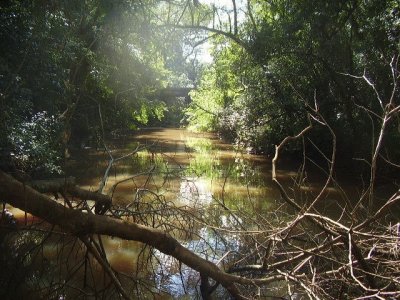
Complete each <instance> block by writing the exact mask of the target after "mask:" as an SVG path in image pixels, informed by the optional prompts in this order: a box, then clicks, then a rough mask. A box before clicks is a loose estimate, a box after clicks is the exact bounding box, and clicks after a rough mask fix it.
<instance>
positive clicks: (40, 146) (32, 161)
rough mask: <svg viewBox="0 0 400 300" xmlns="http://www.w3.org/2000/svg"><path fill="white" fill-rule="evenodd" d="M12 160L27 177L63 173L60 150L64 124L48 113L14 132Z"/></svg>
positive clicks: (33, 118) (38, 114) (40, 115)
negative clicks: (61, 130)
mask: <svg viewBox="0 0 400 300" xmlns="http://www.w3.org/2000/svg"><path fill="white" fill-rule="evenodd" d="M11 131H12V133H11V134H10V136H9V144H10V145H11V149H12V150H11V157H12V159H13V162H14V164H15V165H16V166H17V168H18V169H20V170H23V171H25V172H27V173H34V172H36V173H38V172H41V173H42V172H45V173H61V167H60V161H61V151H60V149H58V147H57V144H58V143H57V138H58V136H59V131H60V124H59V122H57V120H56V119H55V117H54V116H48V115H47V113H46V112H39V113H37V114H35V115H34V116H33V117H32V118H31V119H30V120H29V121H26V122H22V123H20V124H18V125H17V126H16V127H13V128H12V130H11Z"/></svg>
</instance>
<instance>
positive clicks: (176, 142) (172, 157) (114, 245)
mask: <svg viewBox="0 0 400 300" xmlns="http://www.w3.org/2000/svg"><path fill="white" fill-rule="evenodd" d="M107 145H108V147H109V149H110V153H111V155H112V156H113V157H114V159H117V158H119V157H122V156H124V155H127V154H129V153H131V152H132V151H134V150H135V149H138V147H139V151H138V152H136V153H135V154H133V155H130V156H128V157H127V158H125V159H123V160H121V161H118V162H116V163H115V165H114V166H113V168H112V169H111V171H110V176H109V178H108V180H107V184H106V186H105V189H104V192H105V193H111V191H110V190H111V189H113V192H112V196H113V204H114V205H116V206H121V207H129V206H130V205H131V204H132V203H134V202H135V199H137V197H138V195H139V196H140V195H142V194H140V193H139V191H143V190H151V191H154V192H155V193H157V194H158V195H162V197H163V199H165V201H167V202H168V201H170V202H171V203H173V204H175V205H176V206H185V207H189V208H192V209H193V210H196V209H197V207H207V206H211V205H213V204H215V199H219V201H223V202H224V203H225V204H226V205H227V206H229V207H233V208H238V207H241V208H243V209H249V210H250V211H251V210H256V211H257V213H262V212H263V211H266V212H267V211H269V210H272V209H274V208H276V207H277V206H281V205H282V200H281V198H280V195H279V193H278V191H277V190H276V188H275V187H274V186H273V185H272V181H271V159H270V158H268V157H266V156H262V155H252V154H247V153H245V152H243V151H239V150H238V149H235V147H234V146H232V145H231V144H229V143H226V142H224V141H223V140H221V139H219V138H218V137H217V136H216V135H214V134H211V133H192V132H189V131H186V130H184V129H171V128H170V129H165V128H156V129H147V130H141V131H138V132H136V133H134V134H132V135H130V136H122V137H117V138H115V139H109V140H107ZM110 153H107V152H106V151H104V150H102V149H95V148H89V147H87V148H86V149H81V150H79V151H77V152H75V153H73V159H71V160H70V161H69V162H68V165H67V173H68V176H71V175H72V176H75V177H76V178H77V182H79V184H80V186H81V187H82V188H85V189H89V190H97V189H98V187H99V182H100V181H101V179H102V177H103V176H104V172H105V170H106V168H107V165H108V163H109V159H110ZM278 169H279V171H278V178H279V179H280V180H282V182H284V184H285V185H286V186H290V185H291V184H292V183H293V182H294V180H295V178H296V177H297V175H298V171H299V166H298V165H296V164H294V163H287V162H286V163H281V164H280V165H278ZM310 177H313V179H314V182H312V183H311V184H309V185H304V186H302V187H301V189H302V190H304V191H307V193H309V194H310V195H313V194H314V195H316V194H317V193H318V192H319V190H320V188H321V185H322V183H323V176H319V175H315V174H314V175H313V176H311V174H310ZM128 178H129V180H126V179H128ZM166 178H167V179H166ZM124 180H126V181H124ZM121 181H124V182H121ZM116 184H117V185H116ZM114 185H116V186H114ZM113 186H114V187H113ZM352 193H354V194H357V191H356V190H355V189H354V190H352ZM341 198H342V191H341V190H340V189H337V188H335V187H329V189H328V191H327V193H326V197H325V199H324V201H323V203H322V204H321V207H322V209H324V210H328V211H330V213H331V215H333V216H334V215H336V214H340V210H338V206H337V205H336V204H337V203H338V201H340V199H341ZM151 199H152V198H151V197H150V196H149V197H148V199H147V200H146V201H152V200H151ZM12 211H13V213H14V214H15V216H16V217H17V219H19V221H20V222H22V221H23V220H24V218H25V215H24V213H23V212H21V211H18V210H15V209H14V210H12ZM219 217H220V219H221V220H220V224H227V223H229V218H228V217H227V216H226V215H220V216H219ZM28 221H29V222H34V221H35V219H34V218H32V217H30V219H29V220H28ZM195 230H196V235H197V236H201V237H202V241H204V240H205V241H207V242H208V243H210V244H212V243H214V245H215V248H218V247H220V246H221V245H220V244H218V243H219V241H218V239H217V238H216V237H215V236H213V235H212V234H210V232H209V231H208V229H207V228H206V227H204V226H201V225H198V226H196V228H195ZM171 232H172V234H174V231H171ZM177 238H181V242H182V243H183V244H184V245H185V246H187V247H188V248H190V249H192V250H193V251H195V252H196V251H197V250H196V249H200V248H201V247H200V246H199V243H201V240H200V239H199V238H191V237H188V236H186V237H182V236H179V235H177ZM60 240H62V243H67V242H66V240H63V239H60ZM68 243H69V242H68ZM68 245H69V246H70V247H72V242H71V244H68ZM103 245H104V248H105V250H106V253H107V258H108V260H109V262H110V264H111V266H112V267H113V268H114V269H115V270H116V271H119V272H121V273H123V274H126V275H128V276H130V275H132V274H136V275H135V276H137V274H139V273H141V274H144V273H146V272H144V271H143V266H141V264H140V263H139V261H138V257H141V255H143V247H142V246H143V245H140V243H137V242H132V241H125V240H121V239H116V238H112V237H103ZM225 246H226V245H225ZM225 246H224V247H225ZM199 247H200V248H199ZM221 247H222V246H221ZM222 248H223V247H222ZM59 249H60V242H59V241H57V240H56V239H55V238H53V239H52V243H48V244H46V245H45V247H44V250H43V253H42V257H44V258H45V259H46V260H49V261H52V260H54V261H57V260H58V259H59V258H60V256H63V255H66V253H67V252H68V251H66V250H65V249H69V248H68V247H66V248H65V249H64V250H63V251H66V253H64V254H62V253H60V250H59ZM224 250H226V249H221V251H224ZM74 253H79V251H76V250H75V252H74ZM74 255H75V256H74V257H75V258H76V257H77V256H78V255H77V254H74ZM157 255H158V259H159V260H160V261H163V262H164V266H161V267H160V266H158V267H154V266H152V268H153V269H152V270H147V271H148V274H150V273H153V275H154V272H155V273H157V274H162V275H157V276H158V277H157V276H156V277H157V278H156V282H157V284H158V285H159V291H165V292H166V294H171V295H172V297H173V298H178V297H185V296H184V295H185V294H186V293H189V294H191V293H195V286H196V285H197V283H198V276H197V275H196V274H194V272H192V271H191V270H189V269H179V268H178V267H177V265H176V264H175V265H174V264H173V263H171V262H170V259H169V258H168V257H165V256H163V255H162V254H160V253H157ZM202 255H204V253H203V254H202ZM206 255H207V254H206ZM69 259H70V260H71V259H72V258H69ZM209 259H211V260H213V259H216V257H210V258H209ZM72 260H73V259H72ZM76 260H78V259H77V258H76ZM77 264H78V263H77ZM92 264H95V263H94V262H92ZM94 267H95V268H97V269H100V268H99V266H94ZM147 267H148V266H147ZM154 268H156V269H154ZM70 271H71V270H69V272H70ZM63 272H66V271H65V270H64V271H63ZM99 273H100V272H99ZM148 276H150V275H148ZM97 277H99V278H97ZM92 278H93V279H92V280H93V281H96V280H101V278H102V276H97V275H93V276H92ZM153 279H154V278H153ZM184 281H186V282H184ZM190 282H191V283H192V288H193V289H194V290H192V291H191V292H190V287H189V285H190V284H189V283H190ZM185 285H187V286H185Z"/></svg>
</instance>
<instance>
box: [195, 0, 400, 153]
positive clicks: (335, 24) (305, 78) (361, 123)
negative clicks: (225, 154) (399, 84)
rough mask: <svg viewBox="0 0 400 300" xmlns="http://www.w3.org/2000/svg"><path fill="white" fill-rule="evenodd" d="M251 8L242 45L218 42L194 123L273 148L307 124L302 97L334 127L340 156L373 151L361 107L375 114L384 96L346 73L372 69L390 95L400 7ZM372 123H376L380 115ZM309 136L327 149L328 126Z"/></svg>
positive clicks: (283, 4) (294, 4)
mask: <svg viewBox="0 0 400 300" xmlns="http://www.w3.org/2000/svg"><path fill="white" fill-rule="evenodd" d="M252 8H253V10H252V19H250V17H249V15H248V16H247V19H244V20H243V21H242V22H241V25H240V30H239V35H238V37H240V38H241V40H242V41H243V43H244V44H245V45H246V48H245V49H243V48H241V47H239V46H238V44H237V43H236V41H233V40H229V39H227V38H226V36H225V37H224V38H221V37H219V38H214V39H213V43H214V52H213V56H214V64H213V67H212V68H209V69H208V70H207V71H206V72H205V73H204V74H203V79H202V81H201V84H200V86H199V89H198V90H199V91H198V92H197V93H196V94H195V95H194V97H193V101H194V103H193V105H192V106H191V108H190V109H189V110H188V116H189V123H190V125H191V126H192V127H195V128H197V129H202V130H218V131H220V132H222V133H223V134H224V135H225V136H228V137H229V138H231V139H233V140H235V141H236V142H237V143H238V144H242V145H244V146H245V147H249V149H251V150H252V151H258V152H260V151H266V152H272V151H273V146H274V144H277V143H279V141H280V140H282V139H283V138H284V137H285V136H287V135H293V134H295V133H298V132H299V130H301V129H302V128H304V126H305V125H306V124H307V119H306V115H307V110H306V104H310V105H311V106H314V101H315V100H316V101H317V103H318V106H319V110H320V112H321V113H322V115H323V116H324V117H325V119H326V120H327V121H328V123H329V124H330V125H331V127H332V128H333V129H334V130H335V132H336V134H337V138H338V151H339V153H340V154H342V155H341V157H347V158H351V157H354V156H358V155H360V156H363V157H365V156H368V155H369V149H370V145H369V143H370V137H371V136H372V135H373V134H376V132H373V130H372V129H371V128H372V127H373V126H371V120H370V118H369V117H368V114H366V113H365V111H363V110H362V109H360V108H359V107H360V106H364V107H366V108H368V109H369V110H371V111H373V112H375V113H379V112H380V107H379V103H378V101H377V99H376V96H375V93H374V92H373V91H372V90H371V89H370V88H369V87H368V85H367V84H366V83H365V82H364V81H363V80H357V79H355V78H353V77H350V76H347V75H345V74H351V75H362V74H363V73H364V72H365V71H366V73H365V74H366V76H367V77H368V78H369V79H370V80H371V81H372V82H374V84H375V85H376V87H377V88H378V91H379V93H380V94H381V96H382V97H383V98H384V99H388V97H389V95H390V93H391V89H392V87H391V78H390V76H391V72H390V70H389V67H388V63H389V62H390V60H391V58H392V57H393V56H394V55H396V54H397V55H398V53H399V49H400V44H399V41H400V27H399V26H400V25H399V21H398V20H399V19H400V18H399V8H398V4H396V3H395V1H378V0H375V1H368V2H360V3H359V2H354V1H330V2H327V1H322V0H314V1H311V2H307V3H305V2H302V1H287V0H282V1H253V2H252ZM355 104H356V105H355ZM373 122H374V125H375V128H379V126H378V122H379V120H377V119H374V120H373ZM313 134H314V135H313V136H311V139H312V140H313V141H314V142H315V143H316V145H317V146H318V147H319V148H320V149H321V150H322V151H328V149H329V148H330V142H329V140H328V139H327V135H326V132H325V131H323V130H319V129H317V130H315V131H314V133H313ZM292 150H295V151H296V148H294V149H292ZM297 150H299V149H297Z"/></svg>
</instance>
